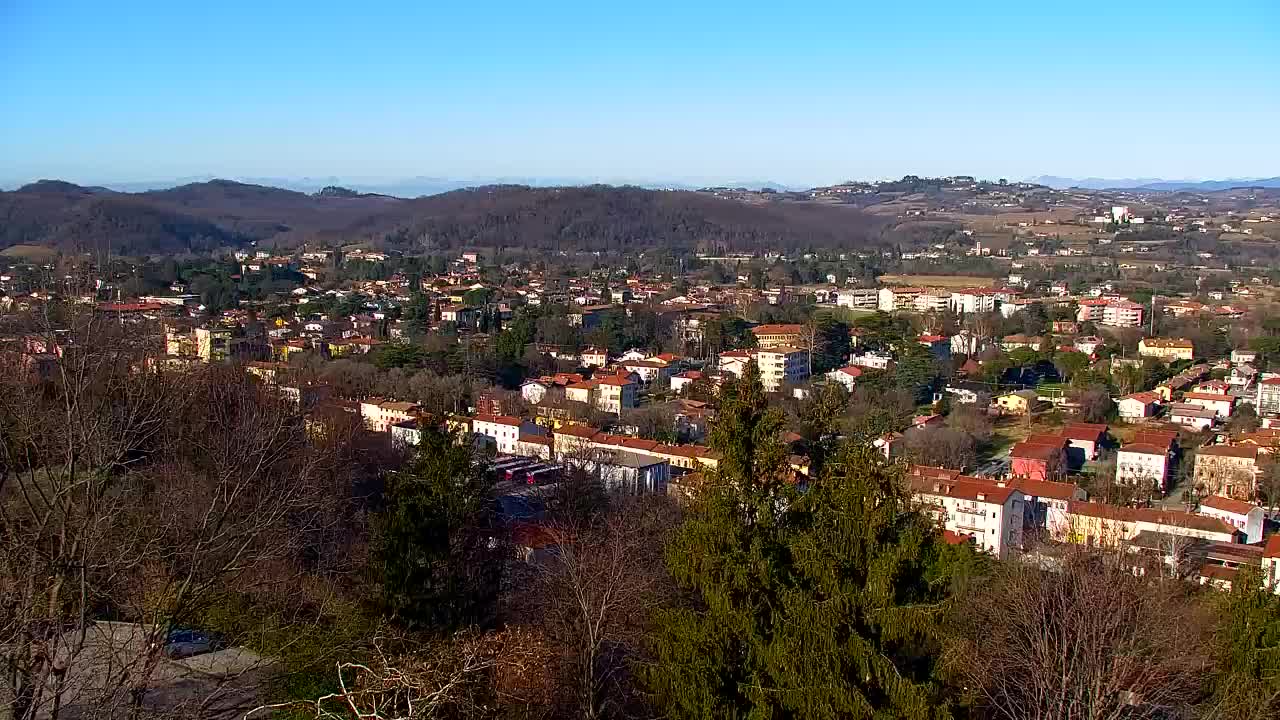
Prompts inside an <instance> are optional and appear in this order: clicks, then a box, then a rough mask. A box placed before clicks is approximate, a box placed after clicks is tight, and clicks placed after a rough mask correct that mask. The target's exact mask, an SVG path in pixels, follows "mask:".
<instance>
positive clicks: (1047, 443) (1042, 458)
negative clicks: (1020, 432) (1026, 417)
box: [1009, 436, 1069, 480]
mask: <svg viewBox="0 0 1280 720" xmlns="http://www.w3.org/2000/svg"><path fill="white" fill-rule="evenodd" d="M1009 461H1010V473H1011V474H1012V475H1013V476H1014V477H1024V478H1028V479H1031V480H1054V479H1056V478H1059V477H1061V476H1063V475H1065V474H1066V472H1067V470H1068V468H1069V465H1068V458H1067V441H1066V439H1065V438H1061V437H1056V436H1050V437H1043V436H1042V437H1035V436H1033V437H1031V438H1027V439H1026V440H1023V441H1022V442H1020V443H1017V444H1015V445H1014V446H1013V448H1011V449H1010V450H1009Z"/></svg>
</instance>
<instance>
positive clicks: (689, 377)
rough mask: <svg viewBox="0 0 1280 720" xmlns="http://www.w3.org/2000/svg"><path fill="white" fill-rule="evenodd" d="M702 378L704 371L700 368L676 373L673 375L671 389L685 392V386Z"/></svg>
mask: <svg viewBox="0 0 1280 720" xmlns="http://www.w3.org/2000/svg"><path fill="white" fill-rule="evenodd" d="M701 379H702V373H701V372H700V371H698V370H685V371H684V372H682V373H676V374H675V375H672V376H671V391H672V392H677V393H679V392H684V390H685V388H687V387H688V386H690V385H692V384H693V383H695V382H697V381H698V380H701Z"/></svg>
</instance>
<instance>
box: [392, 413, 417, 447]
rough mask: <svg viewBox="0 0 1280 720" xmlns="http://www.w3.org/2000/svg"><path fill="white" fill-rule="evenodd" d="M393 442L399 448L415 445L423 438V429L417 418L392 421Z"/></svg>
mask: <svg viewBox="0 0 1280 720" xmlns="http://www.w3.org/2000/svg"><path fill="white" fill-rule="evenodd" d="M389 429H390V431H391V444H392V445H393V446H395V447H397V448H405V447H414V446H416V445H417V444H418V443H419V442H421V440H422V430H421V428H419V427H418V421H417V420H402V421H400V422H398V423H392V424H391V427H390V428H389Z"/></svg>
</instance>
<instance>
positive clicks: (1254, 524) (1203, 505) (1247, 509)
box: [1196, 495, 1266, 545]
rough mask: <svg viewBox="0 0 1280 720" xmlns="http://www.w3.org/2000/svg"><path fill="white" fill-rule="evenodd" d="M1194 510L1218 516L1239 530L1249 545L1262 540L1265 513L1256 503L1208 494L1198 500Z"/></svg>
mask: <svg viewBox="0 0 1280 720" xmlns="http://www.w3.org/2000/svg"><path fill="white" fill-rule="evenodd" d="M1196 512H1197V513H1198V514H1200V515H1204V516H1206V517H1215V518H1218V519H1219V520H1221V521H1223V522H1225V523H1226V524H1228V525H1230V526H1231V527H1233V528H1235V529H1237V530H1239V531H1240V532H1241V533H1242V534H1243V535H1244V541H1245V542H1246V543H1248V544H1250V545H1252V544H1253V543H1256V542H1262V526H1263V522H1264V520H1265V517H1266V514H1265V513H1264V512H1263V510H1262V508H1260V507H1258V506H1257V505H1252V504H1250V503H1247V502H1243V501H1241V500H1232V499H1230V498H1225V497H1221V496H1218V495H1210V496H1209V497H1207V498H1205V499H1204V500H1202V501H1201V502H1200V508H1199V509H1198V510H1196Z"/></svg>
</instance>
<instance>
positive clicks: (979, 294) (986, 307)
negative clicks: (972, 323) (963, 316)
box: [948, 289, 996, 313]
mask: <svg viewBox="0 0 1280 720" xmlns="http://www.w3.org/2000/svg"><path fill="white" fill-rule="evenodd" d="M948 301H949V302H948V304H949V305H950V307H951V310H952V311H953V312H957V313H989V312H991V311H993V310H995V309H996V296H995V293H993V292H991V291H990V290H982V289H974V290H957V291H955V292H953V293H951V297H950V298H949V299H948Z"/></svg>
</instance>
